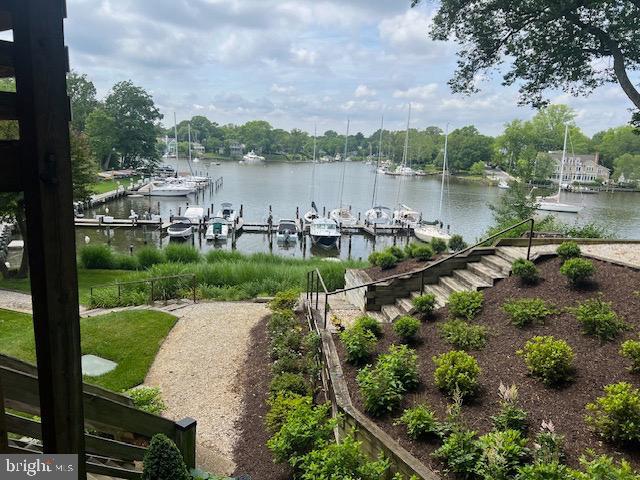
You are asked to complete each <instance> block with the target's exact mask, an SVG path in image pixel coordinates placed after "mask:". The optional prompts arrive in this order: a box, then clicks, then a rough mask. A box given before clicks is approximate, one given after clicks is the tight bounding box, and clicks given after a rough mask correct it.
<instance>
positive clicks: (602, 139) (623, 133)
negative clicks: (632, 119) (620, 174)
mask: <svg viewBox="0 0 640 480" xmlns="http://www.w3.org/2000/svg"><path fill="white" fill-rule="evenodd" d="M593 142H594V144H595V146H596V149H597V150H598V152H600V157H601V159H602V164H603V165H604V166H606V167H608V168H613V163H614V160H615V159H616V158H618V157H621V156H622V155H624V154H625V153H630V154H633V155H640V135H636V134H635V133H634V130H633V127H630V126H622V127H617V128H611V129H609V130H606V131H604V132H599V133H596V134H595V135H594V136H593Z"/></svg>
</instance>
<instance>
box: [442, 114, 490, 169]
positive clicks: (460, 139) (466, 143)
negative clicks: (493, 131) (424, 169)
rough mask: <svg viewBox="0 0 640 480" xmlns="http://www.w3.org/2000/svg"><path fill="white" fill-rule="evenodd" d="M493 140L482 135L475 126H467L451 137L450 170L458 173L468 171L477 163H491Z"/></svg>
mask: <svg viewBox="0 0 640 480" xmlns="http://www.w3.org/2000/svg"><path fill="white" fill-rule="evenodd" d="M492 146H493V139H492V138H491V137H487V136H485V135H482V134H480V132H478V129H477V128H476V127H474V126H471V125H469V126H466V127H463V128H459V129H457V130H454V131H453V132H451V135H449V150H448V153H449V160H448V163H449V168H450V169H451V171H453V172H456V171H460V170H468V169H469V168H471V165H473V164H474V163H476V162H489V161H490V160H491V155H492Z"/></svg>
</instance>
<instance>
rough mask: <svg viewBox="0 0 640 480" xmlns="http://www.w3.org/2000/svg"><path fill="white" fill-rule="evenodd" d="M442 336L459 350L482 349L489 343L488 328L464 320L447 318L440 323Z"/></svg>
mask: <svg viewBox="0 0 640 480" xmlns="http://www.w3.org/2000/svg"><path fill="white" fill-rule="evenodd" d="M440 336H441V337H442V338H443V339H444V341H445V342H447V343H450V344H451V345H453V346H454V347H456V348H457V349H459V350H480V349H481V348H484V346H485V345H486V344H487V328H486V327H483V326H482V325H470V324H469V323H467V322H465V321H464V320H459V319H452V320H447V321H446V322H445V323H443V324H442V325H440Z"/></svg>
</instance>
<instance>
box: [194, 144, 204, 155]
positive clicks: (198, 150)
mask: <svg viewBox="0 0 640 480" xmlns="http://www.w3.org/2000/svg"><path fill="white" fill-rule="evenodd" d="M191 151H192V152H193V153H195V154H196V155H202V154H203V153H204V145H202V144H201V143H198V142H193V143H191Z"/></svg>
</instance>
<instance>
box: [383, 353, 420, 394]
mask: <svg viewBox="0 0 640 480" xmlns="http://www.w3.org/2000/svg"><path fill="white" fill-rule="evenodd" d="M376 367H377V368H381V369H384V370H389V371H390V372H391V373H392V374H393V376H394V377H395V378H396V379H398V380H399V381H400V383H401V384H402V386H403V387H404V388H405V389H406V390H411V389H413V388H415V387H417V386H418V383H420V380H419V379H418V355H417V354H416V351H415V350H413V349H412V348H409V347H407V346H406V345H391V346H390V347H389V351H388V352H387V353H385V354H383V355H380V357H379V358H378V361H377V365H376Z"/></svg>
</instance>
